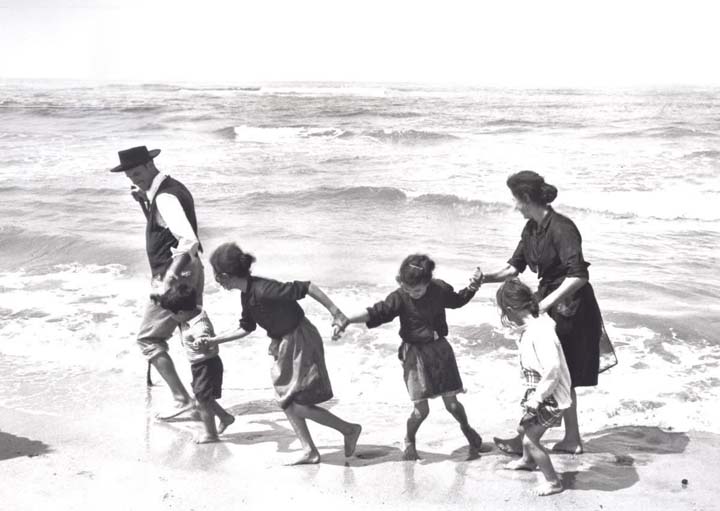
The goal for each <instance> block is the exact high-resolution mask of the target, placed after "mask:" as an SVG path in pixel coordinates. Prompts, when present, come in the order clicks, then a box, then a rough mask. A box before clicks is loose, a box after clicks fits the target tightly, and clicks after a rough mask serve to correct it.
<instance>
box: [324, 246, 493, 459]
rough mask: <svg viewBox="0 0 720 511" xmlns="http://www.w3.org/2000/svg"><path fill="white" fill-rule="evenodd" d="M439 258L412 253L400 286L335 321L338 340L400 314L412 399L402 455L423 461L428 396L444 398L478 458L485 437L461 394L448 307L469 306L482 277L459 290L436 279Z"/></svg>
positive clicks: (472, 455) (402, 270)
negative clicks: (419, 442)
mask: <svg viewBox="0 0 720 511" xmlns="http://www.w3.org/2000/svg"><path fill="white" fill-rule="evenodd" d="M434 269H435V262H434V261H433V260H432V259H430V258H429V257H428V256H426V255H423V254H413V255H409V256H407V257H406V258H405V260H404V261H403V262H402V264H401V265H400V271H399V273H398V276H397V278H396V280H397V282H398V284H400V287H399V288H398V289H396V290H395V291H393V292H392V293H390V294H389V295H388V296H387V298H385V300H383V301H380V302H378V303H376V304H375V305H373V306H372V307H368V308H367V309H366V310H365V311H364V312H362V313H360V314H357V315H355V316H351V317H349V318H347V319H344V320H343V319H342V318H340V320H339V321H338V320H336V321H335V322H334V323H333V324H334V326H335V335H334V337H335V338H337V337H338V336H339V335H340V334H341V333H342V332H343V331H344V330H345V328H346V327H347V326H348V325H349V324H350V323H365V324H366V326H367V327H368V328H374V327H377V326H380V325H381V324H383V323H389V322H390V321H392V320H393V319H395V318H396V317H400V331H399V334H400V338H401V339H402V343H401V344H400V347H399V349H398V357H399V358H400V360H401V361H402V364H403V376H404V379H405V385H406V387H407V390H408V394H409V395H410V400H411V401H412V402H413V410H412V413H411V414H410V417H409V418H408V420H407V430H406V435H405V448H404V453H403V459H405V460H417V459H419V456H418V453H417V449H416V434H417V431H418V429H419V428H420V425H421V424H422V423H423V421H424V420H425V419H426V418H427V416H428V414H429V413H430V409H429V406H428V399H432V398H435V397H438V396H440V397H442V399H443V402H444V404H445V408H446V409H447V411H448V412H450V414H452V416H453V417H454V418H455V419H456V420H457V421H458V423H459V424H460V429H461V430H462V432H463V434H464V435H465V438H467V441H468V443H469V458H470V459H473V458H477V457H478V456H479V451H480V449H481V446H482V438H481V437H480V435H479V434H478V433H477V432H476V431H475V430H474V429H473V428H472V427H471V426H470V424H469V422H468V418H467V415H466V413H465V408H464V407H463V405H462V404H461V403H460V401H458V399H457V394H459V393H461V392H465V389H464V387H463V384H462V379H461V378H460V372H459V371H458V367H457V362H456V360H455V354H454V352H453V349H452V347H451V346H450V343H449V342H448V341H447V339H446V336H447V335H448V325H447V321H446V318H445V309H456V308H459V307H462V306H463V305H465V304H467V303H468V302H469V301H470V300H471V299H472V298H473V296H475V292H476V291H477V289H478V287H479V283H480V282H478V279H474V280H473V281H472V283H471V284H470V285H469V286H468V287H466V288H464V289H461V290H460V291H458V292H455V291H454V290H453V288H452V286H450V285H449V284H448V283H446V282H444V281H442V280H440V279H434V278H433V270H434Z"/></svg>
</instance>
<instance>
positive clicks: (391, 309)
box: [366, 279, 475, 401]
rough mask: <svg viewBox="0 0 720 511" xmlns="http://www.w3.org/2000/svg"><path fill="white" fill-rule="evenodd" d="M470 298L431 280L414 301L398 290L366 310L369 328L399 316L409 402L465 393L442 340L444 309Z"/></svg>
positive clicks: (464, 292) (469, 294) (464, 291)
mask: <svg viewBox="0 0 720 511" xmlns="http://www.w3.org/2000/svg"><path fill="white" fill-rule="evenodd" d="M473 296H475V291H471V290H469V289H467V288H465V289H461V290H460V291H459V292H457V293H456V292H455V291H454V290H453V288H452V286H451V285H450V284H448V283H446V282H444V281H442V280H438V279H433V280H432V281H430V284H429V285H428V288H427V291H426V292H425V294H424V295H423V296H422V297H420V298H419V299H417V300H414V299H413V298H411V297H410V296H409V295H408V294H407V293H406V292H404V291H403V290H402V289H397V290H395V291H393V292H392V293H390V294H389V295H388V296H387V298H385V300H383V301H381V302H378V303H376V304H375V305H373V306H372V307H369V308H368V309H367V311H368V315H369V316H370V319H369V320H368V322H367V323H366V324H367V327H368V328H374V327H376V326H379V325H381V324H383V323H389V322H390V321H392V320H393V319H395V318H396V317H398V316H400V332H399V333H400V338H401V339H402V341H403V342H402V344H401V345H400V348H399V349H398V355H399V357H400V360H402V363H403V377H404V379H405V385H406V387H407V390H408V394H409V395H410V399H411V400H412V401H421V400H424V399H429V398H433V397H438V396H452V395H455V394H458V393H460V392H464V391H465V389H464V387H463V384H462V379H461V378H460V372H459V371H458V367H457V361H456V360H455V354H454V353H453V349H452V346H450V343H449V342H448V341H447V339H445V337H446V336H447V334H448V326H447V321H446V319H445V309H446V308H448V309H456V308H458V307H462V306H463V305H465V304H466V303H468V302H469V301H470V300H471V299H472V297H473Z"/></svg>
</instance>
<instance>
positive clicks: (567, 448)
mask: <svg viewBox="0 0 720 511" xmlns="http://www.w3.org/2000/svg"><path fill="white" fill-rule="evenodd" d="M552 450H553V451H555V452H564V453H567V454H582V453H583V446H582V443H580V442H575V441H570V440H561V441H559V442H558V443H556V444H555V445H553V446H552Z"/></svg>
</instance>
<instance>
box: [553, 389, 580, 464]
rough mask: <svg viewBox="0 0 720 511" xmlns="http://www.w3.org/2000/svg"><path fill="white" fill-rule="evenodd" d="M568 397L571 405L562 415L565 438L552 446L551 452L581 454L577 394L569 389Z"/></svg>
mask: <svg viewBox="0 0 720 511" xmlns="http://www.w3.org/2000/svg"><path fill="white" fill-rule="evenodd" d="M570 396H571V397H572V404H571V405H570V408H568V409H567V410H565V412H564V413H563V422H564V423H565V436H564V437H563V439H562V440H560V441H559V442H558V443H556V444H555V445H553V447H552V450H553V451H558V452H567V453H570V454H582V452H583V445H582V439H581V438H580V426H579V425H578V415H577V394H576V393H575V389H574V388H573V389H571V392H570Z"/></svg>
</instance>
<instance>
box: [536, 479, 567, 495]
mask: <svg viewBox="0 0 720 511" xmlns="http://www.w3.org/2000/svg"><path fill="white" fill-rule="evenodd" d="M561 491H563V485H562V483H561V482H560V481H552V482H551V481H546V482H544V483H540V484H538V485H537V486H536V487H535V488H533V489H532V490H530V492H531V493H532V494H533V495H536V496H538V497H545V496H547V495H552V494H554V493H560V492H561Z"/></svg>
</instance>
